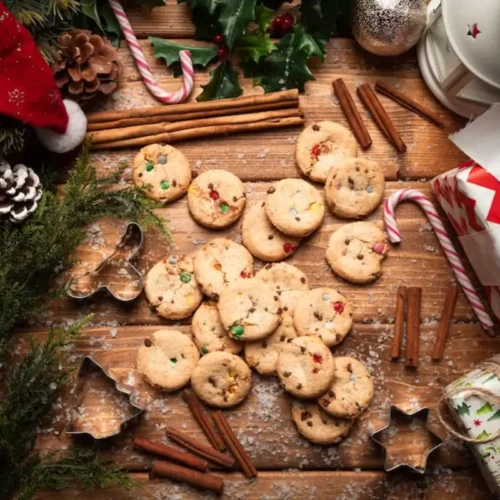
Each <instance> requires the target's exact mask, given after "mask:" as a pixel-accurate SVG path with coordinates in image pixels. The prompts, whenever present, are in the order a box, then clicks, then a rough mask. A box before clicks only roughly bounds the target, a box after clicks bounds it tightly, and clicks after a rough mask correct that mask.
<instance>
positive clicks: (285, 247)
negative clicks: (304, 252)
mask: <svg viewBox="0 0 500 500" xmlns="http://www.w3.org/2000/svg"><path fill="white" fill-rule="evenodd" d="M295 248H296V247H294V246H293V245H292V244H291V243H285V244H284V245H283V250H284V251H285V253H292V252H293V251H294V250H295Z"/></svg>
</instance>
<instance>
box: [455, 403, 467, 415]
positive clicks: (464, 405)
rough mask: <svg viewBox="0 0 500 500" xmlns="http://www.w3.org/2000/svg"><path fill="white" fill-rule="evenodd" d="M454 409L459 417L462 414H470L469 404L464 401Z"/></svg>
mask: <svg viewBox="0 0 500 500" xmlns="http://www.w3.org/2000/svg"><path fill="white" fill-rule="evenodd" d="M455 409H456V410H457V413H458V415H459V416H460V417H461V416H463V415H470V412H469V409H470V405H468V404H467V403H466V402H465V401H464V402H463V403H462V404H461V405H458V406H457V407H456V408H455Z"/></svg>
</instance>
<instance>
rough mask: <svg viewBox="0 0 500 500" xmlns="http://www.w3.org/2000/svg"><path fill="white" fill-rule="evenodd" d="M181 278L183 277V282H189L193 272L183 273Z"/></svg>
mask: <svg viewBox="0 0 500 500" xmlns="http://www.w3.org/2000/svg"><path fill="white" fill-rule="evenodd" d="M180 278H181V281H182V282H183V283H189V282H190V281H191V274H190V273H182V274H181V276H180Z"/></svg>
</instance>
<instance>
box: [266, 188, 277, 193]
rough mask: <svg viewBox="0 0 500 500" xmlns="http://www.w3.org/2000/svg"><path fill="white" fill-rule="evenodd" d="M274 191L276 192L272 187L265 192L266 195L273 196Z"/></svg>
mask: <svg viewBox="0 0 500 500" xmlns="http://www.w3.org/2000/svg"><path fill="white" fill-rule="evenodd" d="M275 191H276V189H274V188H273V187H270V188H269V189H268V190H267V194H273V193H274V192H275Z"/></svg>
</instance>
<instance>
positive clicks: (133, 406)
mask: <svg viewBox="0 0 500 500" xmlns="http://www.w3.org/2000/svg"><path fill="white" fill-rule="evenodd" d="M72 395H73V399H74V404H73V408H72V410H71V421H70V423H69V424H68V427H67V429H66V434H68V435H70V436H82V435H89V436H91V437H93V438H94V439H106V438H110V437H113V436H116V435H118V434H120V432H122V430H123V429H124V428H125V427H126V426H127V425H128V424H129V423H131V422H132V421H133V420H135V419H137V418H138V417H139V415H141V414H142V413H143V412H144V411H145V408H144V407H143V406H142V405H141V404H140V403H139V400H140V396H139V395H138V394H136V393H135V388H134V386H133V385H129V384H127V380H126V379H124V380H123V379H117V378H115V377H113V376H112V375H111V373H110V370H109V369H108V368H106V367H105V366H103V365H101V364H99V363H98V362H97V361H96V360H95V359H94V358H93V357H92V356H86V357H85V358H84V359H83V361H82V365H81V366H80V370H79V371H78V378H77V383H76V387H75V389H74V391H72Z"/></svg>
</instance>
